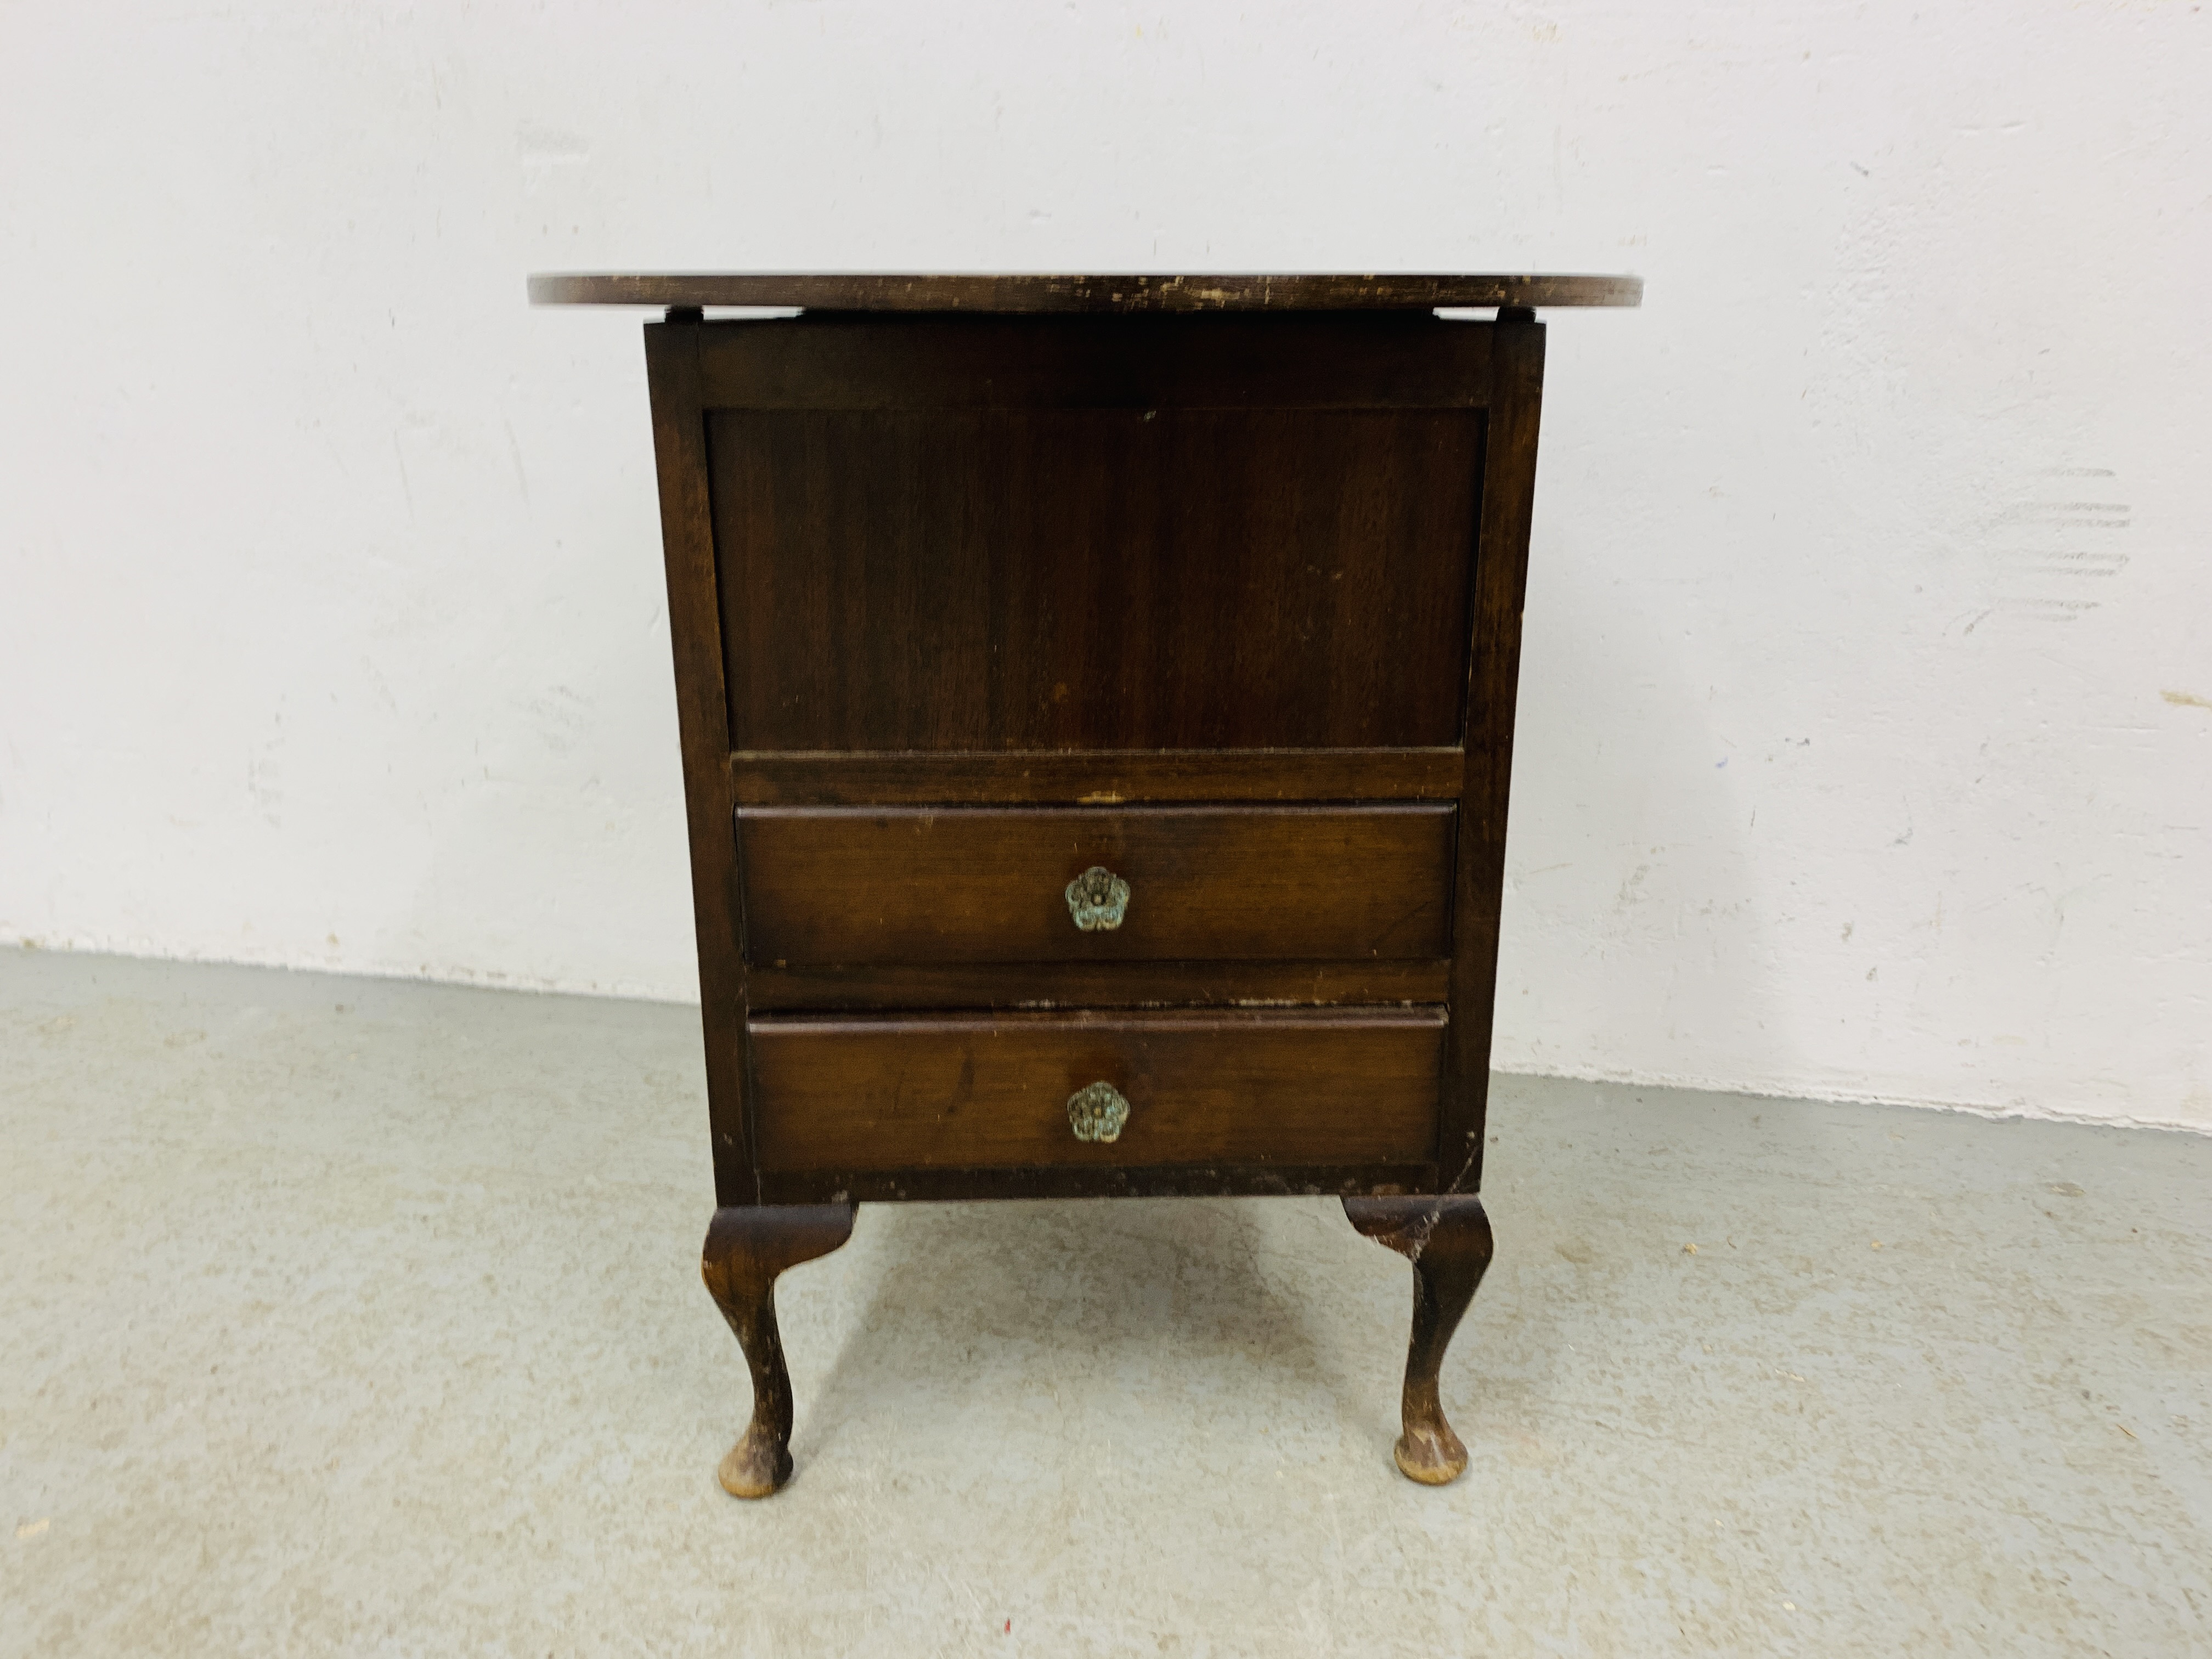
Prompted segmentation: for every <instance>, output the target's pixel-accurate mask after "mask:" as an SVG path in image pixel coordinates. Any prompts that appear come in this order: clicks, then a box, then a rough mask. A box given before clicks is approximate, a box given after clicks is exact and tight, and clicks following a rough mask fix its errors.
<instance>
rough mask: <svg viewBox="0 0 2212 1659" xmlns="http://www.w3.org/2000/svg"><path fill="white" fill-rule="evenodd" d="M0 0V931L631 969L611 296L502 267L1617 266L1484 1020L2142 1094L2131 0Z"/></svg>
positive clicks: (2171, 516)
mask: <svg viewBox="0 0 2212 1659" xmlns="http://www.w3.org/2000/svg"><path fill="white" fill-rule="evenodd" d="M0 36H4V40H5V44H6V46H7V50H6V51H5V52H0V262H4V263H0V269H4V270H6V271H7V272H8V276H9V283H8V298H9V302H10V303H9V323H8V325H7V327H6V328H5V330H4V331H0V388H4V389H3V390H0V935H4V936H6V937H9V938H13V939H29V940H35V941H38V942H40V943H41V944H44V945H49V946H56V947H61V946H73V947H84V948H96V949H105V950H120V951H133V952H140V953H145V954H151V955H167V956H179V957H220V958H228V959H238V960H247V961H255V962H270V963H289V964H296V965H301V966H330V967H341V968H345V969H356V970H367V971H374V972H389V973H397V974H423V975H433V976H438V977H446V978H456V979H465V980H474V981H486V982H494V983H504V984H514V985H526V986H555V987H566V988H574V989H580V990H605V991H614V992H620V993H625V994H641V995H649V996H668V997H681V996H684V995H686V994H690V992H691V989H692V984H691V961H690V919H689V915H688V908H689V906H688V897H687V894H686V890H685V864H684V851H683V824H682V814H681V810H680V799H679V795H680V782H679V778H678V769H677V764H676V744H675V721H674V717H673V716H674V710H673V702H672V699H671V695H670V684H669V671H668V667H667V661H666V637H665V617H664V615H663V612H662V599H661V594H660V592H659V581H660V576H659V568H658V544H657V531H656V526H655V519H654V507H653V491H652V481H651V473H650V465H649V463H650V456H649V446H648V441H647V428H646V422H645V418H644V416H645V410H644V391H643V372H642V363H641V352H640V349H639V344H638V340H637V332H636V330H637V323H638V321H639V319H638V318H637V317H636V316H635V315H631V314H618V313H608V314H594V313H532V312H530V311H528V310H526V308H525V307H524V306H523V304H522V302H521V293H522V276H523V275H524V273H525V272H526V271H527V270H532V269H544V268H591V267H595V266H605V267H627V268H634V269H653V268H687V267H689V268H716V267H722V268H735V267H748V266H749V267H756V268H782V269H805V268H811V267H821V268H841V267H844V268H852V267H861V268H866V267H875V268H886V267H913V268H924V269H927V268H947V269H969V270H975V269H991V268H1000V269H1008V270H1023V269H1027V270H1077V269H1152V270H1177V269H1182V270H1245V269H1259V270H1300V269H1304V270H1331V269H1345V270H1370V269H1411V270H1451V269H1475V270H1482V269H1526V268H1534V269H1550V270H1635V271H1638V272H1641V273H1642V274H1643V275H1644V276H1646V277H1647V278H1648V279H1649V282H1650V289H1649V301H1648V303H1647V306H1646V307H1645V309H1644V311H1642V312H1640V313H1615V314H1602V313H1594V314H1577V313H1553V315H1552V316H1551V319H1550V320H1551V322H1552V323H1553V329H1552V333H1551V368H1550V379H1549V386H1548V395H1547V438H1546V449H1545V453H1544V458H1543V461H1542V465H1541V477H1540V482H1539V490H1538V501H1537V529H1536V540H1535V547H1534V563H1533V569H1532V574H1531V579H1530V584H1529V598H1528V665H1527V669H1526V672H1525V674H1524V677H1523V682H1522V734H1523V735H1522V750H1521V754H1520V758H1519V762H1518V765H1517V769H1516V780H1515V791H1516V793H1515V808H1514V817H1513V824H1512V836H1513V854H1512V872H1511V875H1512V880H1511V887H1510V893H1509V897H1508V910H1507V919H1506V943H1505V958H1504V972H1503V975H1502V979H1501V993H1500V1000H1501V1018H1500V1025H1499V1048H1498V1060H1499V1063H1500V1064H1501V1065H1502V1066H1506V1067H1509V1068H1515V1069H1522V1070H1543V1071H1555V1072H1563V1073H1574V1074H1579V1075H1602V1076H1607V1077H1617V1078H1625V1079H1638V1080H1651V1081H1673V1082H1687V1083H1694V1084H1699V1085H1714V1086H1720V1087H1735V1088H1755V1089H1762V1090H1775V1091H1789V1092H1803V1093H1813V1094H1830V1095H1844V1096H1872V1097H1883V1098H1893V1099H1902V1100H1910V1101H1924V1102H1943V1103H1958V1104H1966V1105H1974V1106H1980V1107H1984V1108H1989V1109H2022V1110H2029V1111H2037V1112H2059V1113H2064V1114H2068V1115H2090V1116H2103V1117H2113V1118H2120V1119H2127V1120H2132V1121H2154V1122H2178V1123H2189V1124H2193V1125H2195V1126H2197V1127H2208V1128H2212V1038H2208V1036H2207V1035H2206V1034H2207V1032H2208V1031H2212V858H2208V846H2212V623H2209V622H2208V618H2212V558H2208V554H2212V466H2208V465H2206V463H2205V460H2204V452H2205V450H2206V448H2207V447H2208V441H2212V394H2208V391H2207V381H2208V377H2207V375H2206V374H2205V366H2206V364H2207V363H2208V362H2212V322H2208V316H2212V313H2208V311H2207V308H2206V307H2204V306H2203V302H2202V297H2201V289H2202V281H2203V271H2204V270H2206V269H2207V268H2208V266H2212V187H2208V185H2207V182H2206V181H2207V179H2208V178H2212V116H2208V114H2207V111H2206V101H2205V100H2204V98H2203V88H2204V87H2205V86H2206V85H2208V84H2212V16H2209V15H2208V14H2207V13H2206V12H2205V11H2204V10H2203V9H2192V8H2191V7H2188V6H2185V5H2164V6H2160V5H2149V4H2136V5H2122V4H2098V5H2073V4H2065V5H2062V4H2056V3H2037V4H2025V5H2024V4H2018V3H2011V4H2004V5H1996V4H1982V5H1968V6H1962V7H1956V8H1948V9H1945V8H1923V9H1918V10H1917V11H1916V10H1915V9H1912V8H1911V7H1908V6H1905V5H1890V6H1884V5H1806V6H1797V7H1790V8H1774V7H1756V6H1752V5H1748V4H1745V5H1731V6H1678V5H1631V4H1621V3H1616V4H1609V5H1596V4H1563V5H1558V6H1550V7H1535V6H1521V5H1514V6H1462V7H1450V6H1442V5H1419V4H1412V3H1401V0H1376V3H1370V4H1364V5H1361V6H1357V7H1353V6H1344V5H1339V4H1310V5H1286V6H1271V7H1266V8H1261V7H1256V6H1248V7H1243V8H1240V7H1237V6H1234V5H1170V6H1165V7H1159V6H1154V7H1129V6H1109V5H1091V4H1074V5H1047V6H1038V5H1034V4H1028V3H1017V0H992V3H971V4H966V5H963V6H959V7H953V8H931V7H914V6H902V5H893V4H889V3H870V4H857V3H834V0H817V3H783V4H774V3H736V4H728V5H722V6H717V7H705V6H659V7H652V8H637V9H621V10H617V9H609V8H596V7H594V8H586V7H581V6H574V7H555V8H551V9H547V8H542V7H524V6H520V5H498V4H495V5H487V6H480V7H473V8H469V9H459V8H403V7H395V6H390V5H375V4H348V5H343V6H340V5H335V4H323V5H312V6H301V5H290V6H282V7H280V6H276V5H274V4H259V3H257V4H251V5H247V6H243V7H239V6H229V7H216V6H212V5H206V4H192V3H186V4H183V5H179V6H175V7H171V8H168V9H164V10H161V11H160V12H144V11H139V10H135V9H134V10H132V11H131V12H129V13H128V14H125V13H122V12H115V13H112V14H103V13H101V12H100V10H98V9H74V10H72V9H66V8H53V7H47V8H36V9H33V8H29V7H22V6H18V7H15V8H11V9H9V10H8V11H6V13H5V14H4V21H0Z"/></svg>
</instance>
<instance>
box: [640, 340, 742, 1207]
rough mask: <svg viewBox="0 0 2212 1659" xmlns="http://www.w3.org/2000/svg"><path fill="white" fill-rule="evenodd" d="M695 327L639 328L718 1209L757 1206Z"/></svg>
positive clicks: (735, 855)
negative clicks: (680, 749) (664, 572)
mask: <svg viewBox="0 0 2212 1659" xmlns="http://www.w3.org/2000/svg"><path fill="white" fill-rule="evenodd" d="M698 337H699V326H698V325H696V324H677V323H653V324H648V325H647V327H646V331H645V360H646V378H647V383H648V384H649V386H650V387H651V390H652V397H653V459H654V465H655V469H656V471H657V472H658V475H659V484H660V534H661V545H662V550H663V552H664V554H665V557H666V562H667V567H668V631H669V636H670V639H671V643H672V644H673V646H674V647H675V659H676V712H677V724H678V730H679V731H680V732H681V735H682V740H683V746H684V810H685V817H686V818H687V820H688V823H689V828H690V836H691V896H692V910H693V919H694V923H695V927H696V933H697V938H698V945H699V999H700V1007H701V1012H702V1019H703V1024H704V1028H705V1036H706V1044H707V1102H708V1119H709V1122H710V1124H711V1127H712V1130H713V1134H714V1195H715V1202H716V1203H717V1204H718V1205H732V1204H751V1203H757V1201H758V1200H759V1183H758V1182H757V1180H756V1179H755V1176H754V1171H753V1156H752V1144H751V1134H750V1124H749V1121H748V1116H747V1113H746V1110H745V1069H746V1055H745V981H744V959H743V957H742V955H741V953H740V951H739V948H738V947H739V941H740V927H741V921H740V909H739V906H740V904H741V902H742V890H741V884H740V883H739V880H738V863H737V860H738V845H737V832H736V825H735V819H734V816H733V803H732V799H731V789H730V769H729V752H730V731H729V720H728V714H727V709H728V702H727V698H726V692H725V690H724V684H723V666H722V664H723V652H722V637H721V607H720V603H719V601H718V599H717V597H716V592H715V586H716V583H715V574H714V521H713V514H712V511H711V508H710V507H709V501H708V477H707V425H706V415H705V411H704V410H703V409H702V406H701V401H700V395H699V350H698Z"/></svg>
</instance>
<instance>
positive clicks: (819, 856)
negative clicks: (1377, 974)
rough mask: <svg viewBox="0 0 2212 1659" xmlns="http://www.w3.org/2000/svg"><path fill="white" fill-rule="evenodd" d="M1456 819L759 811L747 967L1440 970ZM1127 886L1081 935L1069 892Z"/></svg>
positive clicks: (1175, 811) (750, 846)
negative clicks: (1249, 965)
mask: <svg viewBox="0 0 2212 1659" xmlns="http://www.w3.org/2000/svg"><path fill="white" fill-rule="evenodd" d="M1451 820H1452V809H1451V808H1449V807H1447V806H1434V805H1385V806H1364V807H1296V806H1265V807H1146V808H1140V809H1133V810H1127V811H1121V810H1115V809H1114V808H1110V807H1087V808H1085V807H1078V808H1073V809H1063V810H1057V811H1055V810H1050V809H1039V808H1030V809H1025V810H1013V811H992V810H979V809H966V810H953V811H891V810H887V809H881V808H855V807H844V808H827V807H786V808H770V807H763V808H750V809H747V810H745V811H742V812H740V813H739V814H738V826H739V829H740V830H741V832H742V838H743V842H744V848H743V853H744V858H743V862H744V909H745V926H746V938H747V942H748V946H749V951H750V960H751V961H752V962H753V963H756V964H758V963H774V964H775V965H776V966H778V967H782V966H785V965H787V963H978V962H1024V963H1053V962H1079V963H1082V962H1087V963H1096V962H1119V961H1179V960H1184V961H1188V960H1213V961H1227V960H1237V959H1243V960H1257V961H1264V960H1267V959H1269V958H1275V959H1281V958H1285V957H1288V958H1291V959H1293V960H1296V959H1301V958H1306V959H1333V960H1349V959H1355V958H1360V957H1392V958H1398V959H1407V958H1412V959H1431V958H1435V957H1442V956H1443V955H1445V954H1446V953H1447V951H1449V940H1450V930H1449V903H1450V897H1451V887H1452V833H1451ZM1094 867H1097V868H1103V869H1106V870H1108V871H1110V872H1112V873H1113V874H1114V875H1115V877H1118V878H1120V879H1121V880H1122V881H1123V882H1125V883H1127V885H1128V887H1129V890H1130V897H1129V899H1128V902H1127V908H1126V911H1125V912H1124V914H1123V916H1122V920H1121V923H1120V925H1119V926H1116V927H1111V928H1098V929H1095V930H1093V931H1090V932H1085V931H1083V930H1081V929H1079V927H1077V926H1076V923H1075V921H1074V920H1073V917H1072V915H1071V914H1070V911H1069V908H1068V902H1067V898H1066V889H1067V886H1068V884H1069V883H1070V882H1072V881H1073V880H1074V879H1075V878H1077V877H1078V876H1079V875H1081V874H1082V873H1083V872H1085V871H1086V870H1089V869H1091V868H1094Z"/></svg>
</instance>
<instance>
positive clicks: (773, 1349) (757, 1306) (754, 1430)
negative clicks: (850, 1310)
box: [700, 1204, 854, 1498]
mask: <svg viewBox="0 0 2212 1659" xmlns="http://www.w3.org/2000/svg"><path fill="white" fill-rule="evenodd" d="M853 1208H854V1206H852V1205H850V1204H763V1205H745V1206H735V1207H732V1208H730V1209H726V1210H717V1211H715V1212H714V1221H713V1223H712V1224H711V1225H709V1226H708V1229H707V1248H706V1251H705V1254H704V1256H703V1259H702V1261H701V1263H700V1270H701V1271H702V1273H704V1274H705V1275H706V1279H707V1289H708V1291H710V1292H711V1293H712V1294H713V1296H714V1304H715V1305H716V1306H717V1307H719V1308H720V1309H721V1310H722V1317H723V1318H725V1319H726V1320H728V1321H729V1322H730V1328H731V1329H732V1331H734V1332H736V1333H737V1337H738V1346H740V1347H742V1348H743V1349H744V1351H745V1363H746V1364H747V1365H749V1366H750V1367H751V1369H752V1374H753V1420H752V1421H751V1423H750V1424H749V1425H747V1426H746V1428H745V1432H744V1438H742V1439H741V1440H739V1441H738V1443H737V1444H736V1445H734V1446H732V1447H731V1448H730V1453H729V1455H728V1456H726V1457H725V1458H724V1459H723V1460H722V1467H721V1468H720V1471H719V1473H720V1475H721V1480H722V1487H723V1490H724V1491H726V1492H729V1493H730V1494H731V1496H732V1497H734V1498H766V1497H767V1496H769V1493H771V1492H775V1489H776V1488H777V1487H779V1486H781V1485H783V1483H784V1482H785V1481H787V1480H790V1479H791V1451H790V1445H791V1374H790V1372H789V1371H787V1370H785V1369H784V1364H783V1340H782V1338H781V1336H780V1335H778V1334H777V1333H776V1328H775V1279H776V1275H777V1274H778V1273H781V1272H782V1271H783V1270H784V1269H785V1268H786V1267H797V1266H798V1265H799V1263H800V1262H802V1261H813V1260H814V1258H815V1257H817V1256H820V1255H829V1252H830V1251H832V1250H834V1249H836V1248H837V1247H838V1246H839V1245H840V1244H842V1243H844V1242H845V1241H846V1240H847V1239H848V1238H850V1237H852V1236H853Z"/></svg>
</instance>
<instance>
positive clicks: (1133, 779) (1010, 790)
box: [731, 748, 1466, 806]
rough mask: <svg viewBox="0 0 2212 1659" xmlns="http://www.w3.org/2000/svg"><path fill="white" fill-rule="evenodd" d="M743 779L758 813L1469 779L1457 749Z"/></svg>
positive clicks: (967, 761) (997, 760) (1227, 796)
mask: <svg viewBox="0 0 2212 1659" xmlns="http://www.w3.org/2000/svg"><path fill="white" fill-rule="evenodd" d="M731 770H732V793H733V794H734V795H735V797H736V799H738V801H739V802H741V803H743V804H744V805H749V806H866V805H883V806H901V805H955V804H957V803H961V802H966V803H969V804H971V805H987V804H994V803H1008V804H1011V803H1015V802H1032V803H1037V804H1043V803H1048V802H1070V803H1077V804H1088V805H1115V804H1117V803H1120V802H1122V801H1198V800H1205V801H1256V800H1275V801H1297V800H1305V801H1322V800H1457V799H1459V796H1460V793H1461V790H1462V787H1463V785H1464V781H1465V777H1466V766H1465V760H1464V757H1463V756H1462V753H1461V751H1460V750H1458V749H1456V748H1449V749H1182V750H1176V749H1168V750H1110V749H1109V750H1097V749H1090V750H1035V749H1021V750H1011V751H1008V752H1005V753H1000V754H990V753H977V752H975V751H974V750H936V751H934V752H931V753H915V752H913V751H906V752H899V751H876V752H869V751H865V750H862V751H850V752H838V751H834V750H831V751H815V752H812V753H794V754H769V753H763V752H762V751H760V750H743V751H740V752H739V753H738V754H736V755H733V756H732V757H731Z"/></svg>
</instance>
